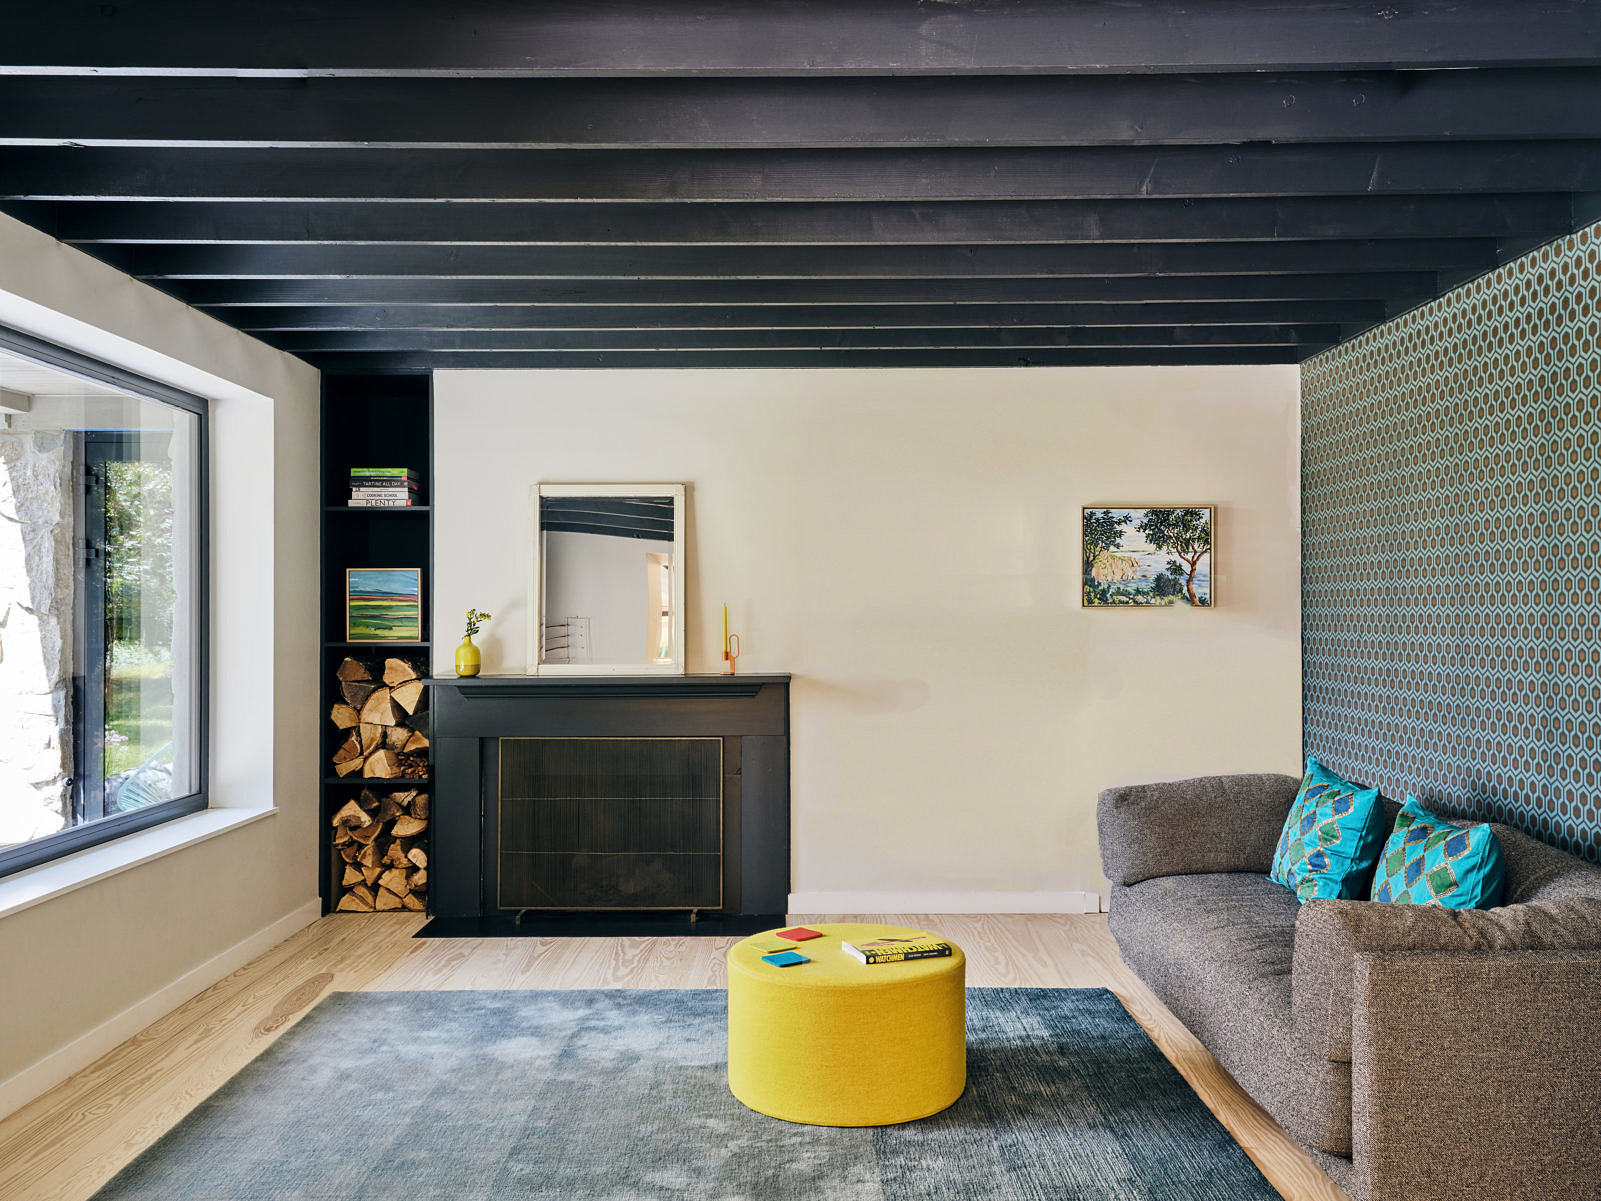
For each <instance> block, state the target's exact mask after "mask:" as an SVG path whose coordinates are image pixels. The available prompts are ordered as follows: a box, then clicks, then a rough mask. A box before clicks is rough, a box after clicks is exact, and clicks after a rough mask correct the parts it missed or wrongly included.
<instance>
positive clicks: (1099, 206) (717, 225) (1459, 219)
mask: <svg viewBox="0 0 1601 1201" xmlns="http://www.w3.org/2000/svg"><path fill="white" fill-rule="evenodd" d="M0 208H3V209H4V210H5V211H7V212H10V213H11V214H12V215H13V216H15V217H17V218H18V219H19V220H22V221H25V222H27V223H28V224H30V225H33V226H35V227H36V228H39V229H42V230H45V231H46V232H48V233H50V234H52V235H53V236H54V237H57V238H59V239H61V240H62V241H64V242H71V243H78V244H88V243H96V242H111V243H116V242H149V243H193V244H207V245H210V244H220V243H233V242H283V243H307V244H316V243H321V244H327V243H346V242H427V243H437V244H449V245H475V244H477V245H508V244H516V243H532V244H539V245H562V244H582V245H586V246H606V245H628V246H635V245H700V244H705V245H730V244H752V245H753V244H769V243H805V244H807V245H816V244H827V243H837V244H842V245H897V244H898V245H929V244H937V243H942V242H954V243H988V244H997V243H1006V244H1034V243H1056V242H1068V243H1084V242H1184V243H1189V242H1232V241H1269V240H1307V239H1323V238H1334V239H1369V238H1376V239H1388V238H1459V237H1471V238H1477V237H1509V236H1516V235H1521V234H1536V235H1544V236H1546V237H1551V236H1554V235H1556V234H1558V233H1565V232H1567V231H1568V229H1569V228H1570V225H1571V222H1572V217H1573V209H1572V203H1571V201H1570V199H1569V197H1568V196H1567V195H1565V194H1558V193H1545V194H1527V195H1508V194H1497V195H1485V194H1474V195H1457V196H1438V195H1431V196H1318V197H1306V196H1303V197H1238V198H1228V199H1201V200H1162V199H1151V200H1107V201H1094V200H1064V201H1038V202H1027V201H945V202H936V203H913V204H873V203H867V202H862V203H854V204H848V203H834V204H827V203H810V204H559V203H545V204H518V203H515V202H506V203H501V204H472V203H455V204H430V203H426V202H420V203H406V202H394V203H388V204H365V205H364V204H335V203H289V202H272V201H263V202H258V203H254V204H205V203H182V204H168V203H161V202H154V201H130V202H114V201H107V202H73V203H41V202H26V201H13V202H7V203H3V204H0Z"/></svg>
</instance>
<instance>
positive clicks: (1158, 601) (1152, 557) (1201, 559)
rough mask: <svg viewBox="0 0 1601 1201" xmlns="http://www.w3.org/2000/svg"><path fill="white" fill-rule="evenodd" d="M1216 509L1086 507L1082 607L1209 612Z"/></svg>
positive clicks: (1214, 599) (1212, 593) (1214, 600)
mask: <svg viewBox="0 0 1601 1201" xmlns="http://www.w3.org/2000/svg"><path fill="white" fill-rule="evenodd" d="M1215 514H1216V509H1215V508H1214V507H1213V506H1211V505H1192V506H1189V507H1187V508H1174V509H1160V508H1154V507H1140V506H1133V505H1086V506H1085V507H1084V538H1083V544H1082V545H1083V552H1084V555H1083V557H1084V607H1085V608H1086V609H1162V608H1174V607H1178V606H1183V605H1188V606H1190V607H1191V608H1195V609H1210V608H1212V607H1213V606H1214V605H1215V604H1216V603H1217V597H1216V593H1215V591H1214V590H1213V587H1212V577H1213V573H1212V557H1213V556H1212V546H1213V532H1214V517H1215Z"/></svg>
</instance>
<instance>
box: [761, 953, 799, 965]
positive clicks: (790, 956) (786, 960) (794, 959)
mask: <svg viewBox="0 0 1601 1201" xmlns="http://www.w3.org/2000/svg"><path fill="white" fill-rule="evenodd" d="M762 962H763V963H770V964H772V965H773V966H774V967H794V966H795V965H796V964H797V963H810V962H811V960H810V959H808V958H807V957H806V956H805V955H802V954H801V953H800V952H799V951H780V952H778V954H776V955H763V956H762Z"/></svg>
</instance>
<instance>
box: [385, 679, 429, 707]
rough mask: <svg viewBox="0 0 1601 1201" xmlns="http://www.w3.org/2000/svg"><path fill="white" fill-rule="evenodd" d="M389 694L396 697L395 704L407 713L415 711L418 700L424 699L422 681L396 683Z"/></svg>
mask: <svg viewBox="0 0 1601 1201" xmlns="http://www.w3.org/2000/svg"><path fill="white" fill-rule="evenodd" d="M389 695H390V696H392V697H394V698H395V704H397V705H399V706H400V707H401V708H402V709H404V710H405V711H406V712H407V713H415V712H417V705H418V702H420V701H421V700H422V681H420V680H407V681H406V682H405V683H402V684H396V685H395V686H394V687H393V688H392V689H390V691H389Z"/></svg>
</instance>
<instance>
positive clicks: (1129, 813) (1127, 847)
mask: <svg viewBox="0 0 1601 1201" xmlns="http://www.w3.org/2000/svg"><path fill="white" fill-rule="evenodd" d="M1299 786H1300V781H1299V780H1297V779H1296V778H1295V777H1294V776H1281V775H1241V776H1206V777H1203V778H1201V779H1198V780H1167V781H1163V782H1161V783H1157V784H1130V785H1126V786H1124V787H1121V788H1108V789H1107V790H1106V791H1105V792H1103V793H1101V796H1100V803H1099V805H1098V806H1097V807H1096V823H1097V825H1098V827H1099V830H1100V841H1101V864H1102V866H1103V868H1104V869H1105V871H1106V878H1107V879H1108V880H1110V881H1111V882H1112V883H1113V884H1138V883H1139V882H1140V881H1141V880H1150V879H1153V878H1155V877H1157V876H1181V875H1193V874H1199V873H1206V872H1265V871H1267V870H1268V867H1269V866H1270V865H1271V864H1272V862H1273V846H1274V844H1275V843H1276V842H1277V841H1278V837H1279V827H1280V826H1282V825H1283V824H1284V814H1285V812H1286V811H1287V810H1288V809H1289V807H1290V802H1291V801H1292V800H1293V799H1294V798H1295V794H1296V790H1297V788H1298V787H1299Z"/></svg>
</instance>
